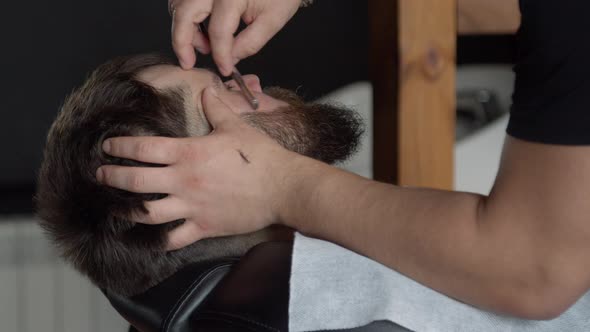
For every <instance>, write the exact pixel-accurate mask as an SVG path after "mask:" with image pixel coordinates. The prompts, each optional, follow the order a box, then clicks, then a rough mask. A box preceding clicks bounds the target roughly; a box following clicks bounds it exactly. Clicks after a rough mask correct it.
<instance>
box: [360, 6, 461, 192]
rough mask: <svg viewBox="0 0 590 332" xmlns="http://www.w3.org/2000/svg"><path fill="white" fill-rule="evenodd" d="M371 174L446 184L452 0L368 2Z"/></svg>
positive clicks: (449, 176) (451, 132)
mask: <svg viewBox="0 0 590 332" xmlns="http://www.w3.org/2000/svg"><path fill="white" fill-rule="evenodd" d="M369 13H370V15H371V20H370V22H371V23H370V24H371V27H370V30H369V31H370V33H371V36H370V43H371V49H370V57H371V61H370V63H371V68H370V71H371V72H370V75H371V78H372V81H373V88H374V154H373V155H374V177H375V179H376V180H379V181H386V182H390V183H396V184H399V185H404V186H421V187H432V188H441V189H451V188H452V183H453V145H454V139H455V129H454V128H455V47H456V18H457V16H456V2H455V0H398V1H391V0H373V1H369Z"/></svg>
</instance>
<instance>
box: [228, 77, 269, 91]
mask: <svg viewBox="0 0 590 332" xmlns="http://www.w3.org/2000/svg"><path fill="white" fill-rule="evenodd" d="M242 78H243V79H244V83H246V86H247V87H248V89H250V91H252V92H258V93H262V86H261V85H260V78H259V77H258V76H256V75H252V74H249V75H244V76H242ZM227 85H228V86H231V87H238V83H236V81H235V80H231V81H228V82H227Z"/></svg>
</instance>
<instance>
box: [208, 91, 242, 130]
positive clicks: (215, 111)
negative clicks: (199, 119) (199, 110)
mask: <svg viewBox="0 0 590 332" xmlns="http://www.w3.org/2000/svg"><path fill="white" fill-rule="evenodd" d="M201 98H202V102H203V112H204V113H205V116H206V117H207V120H208V121H209V123H211V126H213V128H214V129H215V128H218V127H220V126H224V125H227V124H229V123H231V122H232V121H233V120H235V119H236V117H237V115H236V114H235V113H234V112H233V111H232V110H231V108H230V107H229V106H228V105H227V104H225V103H224V102H223V101H222V100H221V98H219V93H218V91H217V89H215V88H214V87H208V88H206V89H205V90H204V91H203V95H202V97H201Z"/></svg>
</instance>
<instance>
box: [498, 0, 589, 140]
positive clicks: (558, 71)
mask: <svg viewBox="0 0 590 332" xmlns="http://www.w3.org/2000/svg"><path fill="white" fill-rule="evenodd" d="M520 10H521V13H522V23H521V26H520V29H519V31H518V35H517V40H518V42H517V43H518V49H517V52H518V53H517V63H516V66H515V67H514V71H515V73H516V83H515V87H514V95H513V97H512V99H513V104H512V109H511V116H510V122H509V124H508V129H507V132H508V134H509V135H511V136H514V137H517V138H520V139H523V140H527V141H533V142H540V143H547V144H563V145H590V102H589V101H590V1H589V0H560V1H557V0H520Z"/></svg>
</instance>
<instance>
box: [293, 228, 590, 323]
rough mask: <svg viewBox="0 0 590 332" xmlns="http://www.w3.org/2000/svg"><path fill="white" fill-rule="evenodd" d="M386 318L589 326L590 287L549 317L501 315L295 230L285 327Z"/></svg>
mask: <svg viewBox="0 0 590 332" xmlns="http://www.w3.org/2000/svg"><path fill="white" fill-rule="evenodd" d="M378 320H387V321H391V322H394V323H397V324H399V325H401V326H403V327H405V328H407V329H410V330H413V331H419V332H422V331H437V332H438V331H450V332H461V331H478V332H487V331H493V332H496V331H502V332H510V331H513V332H521V331H522V332H528V331H530V332H545V331H547V332H549V331H550V332H555V331H564V332H565V331H567V332H574V331H580V332H582V331H585V332H587V331H590V293H588V294H586V295H585V296H584V297H582V299H580V300H579V301H578V302H577V303H576V304H575V305H574V306H573V307H571V308H570V309H569V310H568V311H567V312H565V313H564V314H563V315H561V316H560V317H558V318H556V319H553V320H551V321H530V320H522V319H516V318H510V317H504V316H500V315H497V314H493V313H490V312H487V311H483V310H479V309H476V308H474V307H472V306H469V305H466V304H463V303H461V302H458V301H456V300H453V299H451V298H449V297H447V296H445V295H443V294H441V293H438V292H436V291H434V290H432V289H430V288H428V287H425V286H423V285H421V284H419V283H417V282H415V281H413V280H411V279H409V278H407V277H404V276H403V275H401V274H399V273H397V272H395V271H393V270H391V269H389V268H387V267H385V266H383V265H381V264H379V263H377V262H375V261H372V260H370V259H368V258H366V257H364V256H361V255H358V254H356V253H354V252H352V251H350V250H347V249H345V248H342V247H340V246H337V245H335V244H332V243H330V242H326V241H321V240H317V239H312V238H308V237H305V236H303V235H301V234H297V235H296V237H295V244H294V248H293V262H292V270H291V289H290V299H289V331H291V332H303V331H319V330H337V329H345V328H354V327H359V326H364V325H366V324H369V323H371V322H373V321H378Z"/></svg>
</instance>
